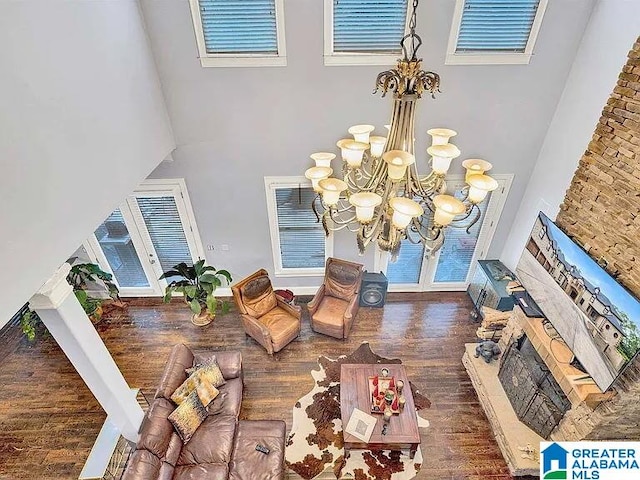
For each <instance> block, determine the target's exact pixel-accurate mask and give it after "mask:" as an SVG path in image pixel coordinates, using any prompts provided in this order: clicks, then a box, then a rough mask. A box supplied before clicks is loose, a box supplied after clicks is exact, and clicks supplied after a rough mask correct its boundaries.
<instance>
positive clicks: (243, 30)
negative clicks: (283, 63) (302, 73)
mask: <svg viewBox="0 0 640 480" xmlns="http://www.w3.org/2000/svg"><path fill="white" fill-rule="evenodd" d="M198 1H199V5H200V17H201V19H202V30H203V33H204V42H205V46H206V49H207V53H211V54H216V53H241V54H251V53H256V54H273V55H277V54H278V32H277V28H276V6H275V0H198Z"/></svg>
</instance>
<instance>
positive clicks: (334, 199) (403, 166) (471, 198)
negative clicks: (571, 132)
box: [305, 0, 498, 260]
mask: <svg viewBox="0 0 640 480" xmlns="http://www.w3.org/2000/svg"><path fill="white" fill-rule="evenodd" d="M417 7H418V0H414V1H413V6H412V8H413V10H412V13H411V19H410V22H409V33H408V34H407V35H405V36H404V37H403V38H402V40H401V42H400V46H401V48H402V52H403V56H402V58H401V59H400V60H398V64H397V66H396V68H394V69H391V70H387V71H385V72H382V73H380V74H379V75H378V78H377V79H376V89H375V92H377V91H378V90H382V96H383V97H384V96H385V95H386V94H387V93H388V92H393V96H394V100H393V112H392V116H391V124H390V125H385V127H386V128H387V129H388V134H387V136H386V137H382V136H375V135H372V132H373V131H374V130H375V127H374V126H373V125H354V126H352V127H351V128H349V130H348V132H349V134H351V135H352V136H353V138H344V139H342V140H339V141H338V142H337V143H336V146H337V147H338V148H339V149H340V155H341V158H342V161H343V163H342V175H343V180H340V179H337V178H331V175H332V173H333V169H332V168H331V161H332V160H333V159H334V158H335V157H336V155H334V154H333V153H329V152H317V153H314V154H312V155H311V159H312V160H314V162H315V167H312V168H310V169H308V170H307V171H306V172H305V176H306V177H307V178H308V179H309V180H311V183H312V186H313V189H314V191H315V192H316V193H317V194H318V195H317V196H316V198H315V199H314V200H313V203H312V208H313V211H314V212H315V213H316V216H317V218H318V221H322V225H323V227H324V230H325V233H326V234H327V235H329V232H330V231H336V230H341V229H343V228H346V229H348V230H349V231H352V232H354V233H357V237H356V238H357V243H358V249H359V251H360V253H361V254H363V253H364V250H365V248H366V247H367V245H369V243H371V241H376V242H377V243H378V246H379V247H380V248H381V249H382V250H384V251H388V252H391V258H392V260H395V259H396V258H397V256H398V253H399V251H400V245H401V242H402V240H405V239H407V240H409V241H411V242H412V243H418V242H422V243H423V244H424V246H425V251H426V252H427V253H430V254H431V255H433V254H434V253H435V252H436V251H438V249H440V247H442V245H443V243H444V230H445V229H446V228H447V227H448V226H451V227H458V228H466V229H467V232H468V231H469V229H470V228H471V226H473V225H474V224H475V223H476V222H477V221H478V220H479V219H480V216H481V211H480V208H479V207H478V204H479V203H481V202H482V201H484V200H485V198H486V197H487V195H488V193H489V192H491V191H493V190H495V189H496V188H497V187H498V182H496V181H495V180H494V179H493V178H491V177H489V176H488V175H486V174H485V172H487V171H488V170H490V169H491V164H490V163H489V162H487V161H486V160H482V159H468V160H465V161H464V162H462V166H463V167H464V168H465V169H466V175H465V183H466V184H465V187H464V188H463V189H462V192H461V200H460V199H458V198H456V197H455V196H453V195H448V194H446V193H445V192H446V191H447V185H446V182H445V176H446V174H447V172H448V171H449V167H450V165H451V162H452V161H453V160H454V159H455V158H457V157H459V156H460V150H459V149H458V147H456V146H455V145H453V144H451V143H449V142H450V140H451V139H452V138H453V137H455V136H456V132H455V131H454V130H450V129H448V128H432V129H431V130H429V131H427V134H429V135H430V136H431V146H430V147H429V148H427V154H428V155H429V156H430V157H431V162H430V164H431V171H430V172H429V174H428V175H426V176H424V177H421V176H420V175H419V174H418V170H417V167H416V157H415V155H414V141H415V140H414V139H415V133H414V121H415V109H416V104H417V101H418V99H419V98H420V97H421V96H422V94H423V93H424V92H425V91H426V92H429V93H430V94H431V96H432V97H433V98H435V93H436V92H439V86H440V77H439V76H438V74H436V73H434V72H425V71H424V70H421V69H420V64H421V62H422V59H419V58H418V57H417V51H418V48H419V47H420V45H421V44H422V39H421V38H420V36H419V35H417V34H416V32H415V28H416V9H417ZM375 92H374V93H375Z"/></svg>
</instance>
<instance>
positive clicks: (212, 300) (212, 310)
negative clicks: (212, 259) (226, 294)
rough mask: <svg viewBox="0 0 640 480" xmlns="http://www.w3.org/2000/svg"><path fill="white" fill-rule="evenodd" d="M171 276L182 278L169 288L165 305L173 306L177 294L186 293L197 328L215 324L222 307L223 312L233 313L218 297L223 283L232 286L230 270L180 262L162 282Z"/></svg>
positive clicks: (165, 274) (192, 318) (162, 277)
mask: <svg viewBox="0 0 640 480" xmlns="http://www.w3.org/2000/svg"><path fill="white" fill-rule="evenodd" d="M171 277H180V278H179V279H177V280H173V281H172V282H171V283H169V285H167V288H166V290H165V295H164V302H165V303H169V302H170V301H171V297H172V295H173V293H175V292H178V293H182V294H183V295H184V300H185V302H186V303H187V305H189V308H190V309H191V311H192V312H193V316H192V317H191V322H192V323H193V324H194V325H198V326H204V325H208V324H209V323H211V322H212V321H213V319H214V318H215V316H216V310H217V309H218V306H220V307H221V309H222V313H226V312H227V311H228V310H229V305H228V304H227V302H225V301H221V300H218V299H217V298H216V297H215V295H214V293H215V291H216V289H217V288H218V287H220V286H222V284H223V281H225V280H226V282H227V283H228V284H230V283H231V274H230V273H229V272H228V271H226V270H216V269H215V268H214V267H212V266H210V265H205V264H204V260H198V261H197V262H196V263H195V264H194V265H192V266H189V265H187V264H186V263H184V262H182V263H179V264H178V265H175V266H174V267H172V268H171V270H168V271H166V272H164V273H163V274H162V276H161V277H160V279H161V280H162V279H166V278H171Z"/></svg>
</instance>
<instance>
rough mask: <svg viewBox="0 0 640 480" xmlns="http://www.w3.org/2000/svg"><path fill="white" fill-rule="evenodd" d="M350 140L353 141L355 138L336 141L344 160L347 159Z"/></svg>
mask: <svg viewBox="0 0 640 480" xmlns="http://www.w3.org/2000/svg"><path fill="white" fill-rule="evenodd" d="M349 142H353V140H352V139H351V138H343V139H342V140H338V141H337V142H336V147H338V148H339V149H340V154H341V156H342V160H343V161H345V162H346V161H347V158H346V150H347V144H348V143H349Z"/></svg>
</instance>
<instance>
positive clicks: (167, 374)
mask: <svg viewBox="0 0 640 480" xmlns="http://www.w3.org/2000/svg"><path fill="white" fill-rule="evenodd" d="M192 365H193V353H191V350H189V348H188V347H186V346H185V345H182V344H178V345H176V346H175V347H173V350H171V354H170V355H169V360H168V361H167V364H166V365H165V367H164V371H163V373H162V378H161V379H160V384H159V386H158V390H157V391H156V395H155V398H158V397H164V398H166V399H167V400H171V395H172V394H173V392H175V391H176V388H178V387H179V386H180V385H181V384H182V382H184V381H185V380H186V379H187V374H186V373H185V369H186V368H189V367H191V366H192Z"/></svg>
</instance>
